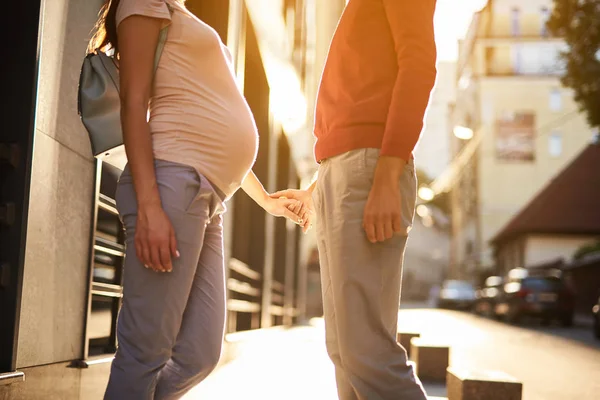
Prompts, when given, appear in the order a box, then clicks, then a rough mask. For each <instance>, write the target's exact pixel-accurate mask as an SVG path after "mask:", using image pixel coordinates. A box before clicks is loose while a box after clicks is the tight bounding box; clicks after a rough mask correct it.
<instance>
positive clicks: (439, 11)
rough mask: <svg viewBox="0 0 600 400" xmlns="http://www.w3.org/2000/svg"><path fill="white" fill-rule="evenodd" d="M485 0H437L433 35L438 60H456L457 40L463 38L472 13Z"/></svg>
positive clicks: (481, 6) (482, 5)
mask: <svg viewBox="0 0 600 400" xmlns="http://www.w3.org/2000/svg"><path fill="white" fill-rule="evenodd" d="M486 4H487V0H458V1H457V0H438V2H437V6H436V13H435V21H434V23H435V37H436V44H437V48H438V59H439V60H440V61H452V60H456V58H457V53H458V40H459V39H462V38H464V36H465V33H466V32H467V29H468V28H469V24H470V22H471V17H472V16H473V13H474V12H476V11H479V10H481V9H482V8H483V7H484V6H485V5H486Z"/></svg>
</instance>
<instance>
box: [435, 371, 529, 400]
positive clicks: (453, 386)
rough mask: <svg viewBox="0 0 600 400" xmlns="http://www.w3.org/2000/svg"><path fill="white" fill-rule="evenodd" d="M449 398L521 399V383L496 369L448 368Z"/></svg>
mask: <svg viewBox="0 0 600 400" xmlns="http://www.w3.org/2000/svg"><path fill="white" fill-rule="evenodd" d="M446 384H447V390H448V399H449V400H482V399H485V400H521V396H522V393H523V384H522V383H521V382H519V381H518V380H516V379H515V378H513V377H512V376H510V375H508V374H506V373H503V372H498V371H477V372H471V371H463V370H458V369H455V368H451V367H450V368H448V376H447V380H446Z"/></svg>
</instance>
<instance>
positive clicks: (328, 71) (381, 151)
mask: <svg viewBox="0 0 600 400" xmlns="http://www.w3.org/2000/svg"><path fill="white" fill-rule="evenodd" d="M434 11H435V0H350V1H349V3H348V5H347V6H346V9H345V10H344V13H343V15H342V18H341V20H340V23H339V25H338V28H337V30H336V32H335V35H334V37H333V40H332V43H331V47H330V50H329V55H328V57H327V62H326V65H325V69H324V72H323V77H322V80H321V85H320V88H319V94H318V98H317V108H316V121H315V132H314V133H315V136H316V138H317V142H316V146H315V155H316V159H317V162H319V164H320V166H319V172H318V179H317V180H316V181H315V182H314V183H313V184H312V185H311V186H310V187H309V188H308V189H307V190H304V191H302V190H286V191H283V192H279V193H275V194H273V196H286V197H289V198H295V199H298V200H302V201H303V203H304V204H305V205H306V206H307V207H309V208H311V209H312V208H313V207H314V210H315V211H316V214H317V221H316V228H317V237H318V247H319V256H320V264H321V278H322V287H323V301H324V316H325V328H326V341H327V351H328V353H329V355H330V357H331V359H332V361H333V363H334V364H335V370H336V380H337V386H338V394H339V397H340V399H342V400H354V399H361V400H392V399H403V400H424V399H425V398H426V395H425V392H424V390H423V388H422V385H421V384H420V382H419V380H418V378H417V377H416V376H415V374H414V371H413V370H412V368H411V366H410V365H409V364H408V363H407V357H406V351H405V350H404V349H403V348H402V347H401V346H400V345H399V344H398V343H397V342H396V333H397V323H398V308H399V301H400V284H401V276H402V262H403V257H404V249H405V247H406V242H407V238H408V231H409V230H410V228H411V225H412V222H413V216H414V209H415V202H416V186H417V182H416V176H415V167H414V162H413V156H412V152H413V149H414V147H415V145H416V143H417V140H418V139H419V135H420V133H421V130H422V128H423V119H424V114H425V110H426V108H427V104H428V102H429V97H430V93H431V90H432V88H433V85H434V82H435V77H436V68H435V62H436V49H435V42H434V33H433V15H434ZM315 189H316V190H315ZM313 192H314V193H313ZM313 200H314V205H313ZM309 223H310V221H309V220H307V221H305V224H309ZM306 227H307V226H305V228H306Z"/></svg>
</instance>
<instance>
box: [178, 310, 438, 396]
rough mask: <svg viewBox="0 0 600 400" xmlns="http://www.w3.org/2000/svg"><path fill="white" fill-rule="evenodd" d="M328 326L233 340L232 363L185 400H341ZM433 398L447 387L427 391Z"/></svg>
mask: <svg viewBox="0 0 600 400" xmlns="http://www.w3.org/2000/svg"><path fill="white" fill-rule="evenodd" d="M324 338H325V333H324V326H323V321H322V320H321V319H316V320H313V321H312V322H311V324H310V325H309V326H302V327H295V328H290V329H284V328H272V329H266V330H259V331H255V332H244V333H236V334H233V335H230V336H229V337H228V342H229V349H230V350H231V351H232V352H233V353H234V354H231V355H230V356H231V358H232V360H231V361H229V362H228V363H226V364H224V365H222V366H220V367H219V368H217V370H216V371H215V372H214V373H213V374H212V375H211V376H210V377H209V378H207V379H206V380H205V381H204V382H203V383H201V384H200V385H198V386H197V387H196V388H194V389H193V390H192V391H191V392H190V393H188V395H187V396H186V397H185V398H184V399H185V400H200V399H202V400H212V399H227V400H228V399H237V398H240V399H241V398H243V399H249V400H281V399H286V400H296V399H297V400H307V399H311V400H337V391H336V387H335V375H334V368H333V364H332V363H331V362H330V360H329V358H328V356H327V352H326V350H325V340H324ZM427 389H428V394H429V395H430V396H443V395H445V388H444V387H443V386H437V387H433V386H427Z"/></svg>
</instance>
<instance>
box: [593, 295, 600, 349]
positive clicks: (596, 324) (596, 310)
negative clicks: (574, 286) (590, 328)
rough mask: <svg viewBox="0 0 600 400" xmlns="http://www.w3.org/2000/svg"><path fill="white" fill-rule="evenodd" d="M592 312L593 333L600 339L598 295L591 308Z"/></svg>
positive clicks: (599, 301) (599, 304)
mask: <svg viewBox="0 0 600 400" xmlns="http://www.w3.org/2000/svg"><path fill="white" fill-rule="evenodd" d="M592 313H593V314H594V335H595V336H596V338H598V339H600V297H598V301H597V302H596V305H594V307H593V308H592Z"/></svg>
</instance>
